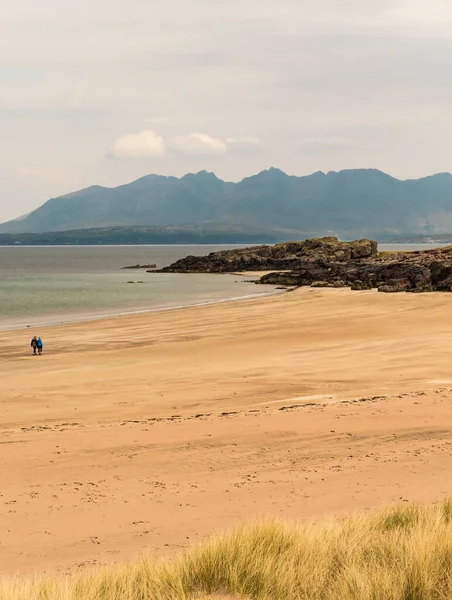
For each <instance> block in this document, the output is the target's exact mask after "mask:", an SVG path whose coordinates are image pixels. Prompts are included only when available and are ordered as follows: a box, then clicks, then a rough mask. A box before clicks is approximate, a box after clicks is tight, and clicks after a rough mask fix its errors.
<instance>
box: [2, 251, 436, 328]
mask: <svg viewBox="0 0 452 600" xmlns="http://www.w3.org/2000/svg"><path fill="white" fill-rule="evenodd" d="M437 246H438V244H436V245H434V244H380V245H379V248H380V250H423V249H427V248H433V247H437ZM234 247H237V246H231V245H229V246H207V245H198V246H17V247H15V246H13V247H11V246H0V329H9V328H15V327H25V326H27V325H32V324H38V323H43V324H44V323H60V322H62V321H75V320H79V319H86V318H98V317H101V316H108V315H117V314H124V313H129V312H139V311H148V310H159V309H165V308H172V307H176V306H177V307H180V306H189V305H193V304H202V303H206V302H217V301H222V300H226V299H231V298H243V297H247V296H254V295H261V294H268V293H269V292H271V291H273V289H274V288H273V287H270V286H265V287H264V288H261V287H257V286H256V285H255V284H253V283H247V282H246V281H244V280H243V278H240V277H235V276H231V275H210V274H209V275H204V274H188V275H184V274H172V273H146V271H145V270H123V269H122V267H125V266H128V265H133V264H137V263H139V264H156V265H157V267H158V268H160V267H163V266H166V265H169V264H170V263H172V262H174V261H175V260H177V259H178V258H181V257H185V256H188V255H190V254H192V255H205V254H208V253H209V252H215V251H217V250H224V249H227V248H234ZM129 281H133V282H135V283H133V284H131V283H128V282H129ZM138 281H142V282H143V283H137V282H138Z"/></svg>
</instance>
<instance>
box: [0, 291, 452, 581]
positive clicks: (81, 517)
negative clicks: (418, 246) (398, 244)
mask: <svg viewBox="0 0 452 600" xmlns="http://www.w3.org/2000/svg"><path fill="white" fill-rule="evenodd" d="M451 302H452V296H450V295H448V294H439V293H436V294H421V295H409V294H403V295H392V296H388V295H383V294H377V293H375V292H356V293H354V292H350V291H349V290H319V289H315V290H314V289H301V290H297V291H296V292H292V293H290V294H285V295H282V296H275V297H267V298H263V299H259V300H254V301H243V302H238V303H231V304H221V305H213V306H206V307H195V308H190V309H187V310H183V311H176V312H169V313H157V314H149V315H140V316H130V317H123V318H117V319H111V320H104V321H98V322H90V323H78V324H73V325H65V326H61V327H54V328H48V329H44V330H40V331H37V332H36V334H39V335H41V336H42V337H43V339H44V343H45V354H44V355H43V356H42V357H33V356H31V354H30V351H29V348H28V345H29V338H31V335H33V334H34V333H35V332H34V331H30V330H25V331H20V332H17V331H15V332H5V333H2V334H0V341H1V345H0V361H1V362H0V376H1V381H2V396H1V399H0V417H1V421H0V423H1V427H0V447H1V454H0V469H1V473H2V486H1V489H0V532H1V536H0V559H1V562H2V568H3V572H16V571H20V572H23V571H31V570H41V569H51V570H53V569H57V570H66V569H72V568H76V567H78V566H86V565H90V564H102V563H107V562H115V561H124V560H126V559H128V558H130V557H132V556H135V555H137V554H140V553H142V552H150V553H154V554H156V555H158V556H162V555H166V554H174V553H177V552H179V551H180V550H181V549H182V548H185V547H189V546H191V545H193V544H195V543H197V541H198V540H201V539H202V538H203V537H204V536H206V535H209V534H211V533H212V532H214V531H217V530H223V529H227V528H229V527H230V526H232V525H234V524H236V523H239V522H244V521H248V520H250V519H254V518H261V517H264V516H271V515H276V516H282V517H284V518H289V519H300V518H307V517H312V516H321V515H324V514H331V513H334V514H340V513H342V512H349V511H354V510H357V509H374V508H376V507H378V506H381V505H382V504H386V503H388V502H396V501H404V500H414V501H424V500H425V501H434V500H439V499H441V498H442V497H443V496H444V495H446V494H448V493H450V491H451V490H450V489H449V487H448V484H447V481H448V480H449V478H450V471H451V468H452V461H451V456H450V453H451V449H452V429H451V422H450V410H449V403H450V400H451V398H452V372H451V371H452V367H451V366H450V363H451V361H450V355H451V349H452V322H451V321H450V318H449V314H450V303H451ZM30 334H31V335H30Z"/></svg>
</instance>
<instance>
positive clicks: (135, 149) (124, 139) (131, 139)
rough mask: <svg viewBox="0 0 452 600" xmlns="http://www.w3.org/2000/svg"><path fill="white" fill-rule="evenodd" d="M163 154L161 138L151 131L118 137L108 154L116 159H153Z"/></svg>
mask: <svg viewBox="0 0 452 600" xmlns="http://www.w3.org/2000/svg"><path fill="white" fill-rule="evenodd" d="M164 154H165V142H164V140H163V138H162V137H161V136H160V135H158V134H157V133H155V131H152V130H151V129H147V130H145V131H140V132H138V133H130V134H128V135H122V136H121V137H118V138H117V139H116V140H115V142H114V144H113V149H112V151H111V152H110V155H111V156H114V157H116V158H154V157H156V156H163V155H164Z"/></svg>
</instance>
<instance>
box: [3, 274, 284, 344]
mask: <svg viewBox="0 0 452 600" xmlns="http://www.w3.org/2000/svg"><path fill="white" fill-rule="evenodd" d="M225 275H236V276H237V275H241V276H244V274H243V273H225ZM269 287H273V288H275V286H269ZM287 291H288V289H286V290H277V289H273V290H272V291H270V292H261V293H258V294H247V295H244V296H232V297H228V298H220V299H215V300H205V301H202V302H194V303H191V304H177V305H174V306H162V307H156V308H142V309H136V310H127V309H126V310H121V311H120V312H112V313H103V314H98V315H90V314H86V315H79V316H71V315H66V316H65V315H62V316H61V320H60V317H58V318H57V317H56V316H55V317H49V319H51V320H48V321H47V320H42V321H37V322H36V323H30V322H29V323H16V324H12V325H5V324H2V323H1V322H0V333H7V332H12V331H23V330H26V329H32V328H33V327H45V328H47V327H58V326H61V325H73V324H77V323H90V322H96V321H105V320H108V319H118V318H120V317H133V316H139V315H147V314H158V313H164V312H171V311H181V310H184V309H188V308H196V307H202V306H212V305H215V304H226V303H232V302H240V301H241V300H258V299H259V298H266V297H268V296H277V295H280V294H284V293H286V292H287Z"/></svg>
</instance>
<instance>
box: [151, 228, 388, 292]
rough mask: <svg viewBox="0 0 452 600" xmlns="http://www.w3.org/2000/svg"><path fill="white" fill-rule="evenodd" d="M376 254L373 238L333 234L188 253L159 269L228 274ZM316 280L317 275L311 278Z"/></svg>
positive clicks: (170, 271) (168, 271) (346, 260)
mask: <svg viewBox="0 0 452 600" xmlns="http://www.w3.org/2000/svg"><path fill="white" fill-rule="evenodd" d="M376 255H377V243H376V242H373V241H372V240H357V241H354V242H339V241H338V239H337V238H335V237H324V238H319V239H312V240H304V241H302V242H285V243H283V244H276V245H275V246H253V247H251V248H239V249H233V250H221V251H220V252H212V253H211V254H209V255H208V256H187V257H186V258H182V259H180V260H178V261H176V262H175V263H173V264H172V265H170V266H169V267H165V268H164V269H162V270H161V272H164V273H230V272H236V271H269V270H278V271H285V270H300V269H302V268H305V269H306V268H308V265H310V264H311V263H316V262H319V266H322V264H323V265H324V266H327V265H328V263H330V262H331V261H334V262H337V263H338V264H341V263H347V262H348V261H350V260H352V259H354V258H360V259H362V258H366V257H367V258H370V257H372V256H376ZM308 270H309V269H308ZM315 280H316V277H315V278H314V279H313V280H312V281H315ZM312 281H311V282H310V283H312ZM310 283H309V285H310Z"/></svg>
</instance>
